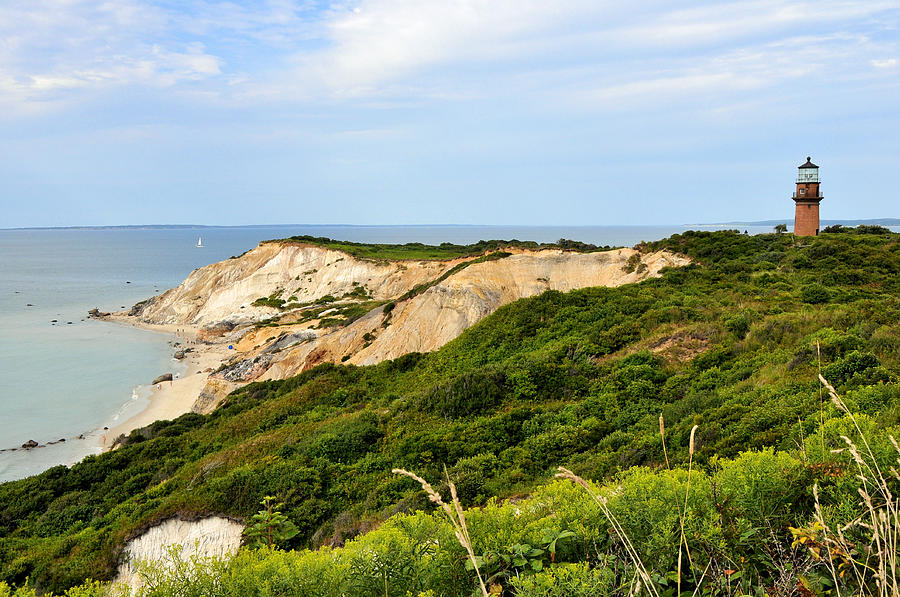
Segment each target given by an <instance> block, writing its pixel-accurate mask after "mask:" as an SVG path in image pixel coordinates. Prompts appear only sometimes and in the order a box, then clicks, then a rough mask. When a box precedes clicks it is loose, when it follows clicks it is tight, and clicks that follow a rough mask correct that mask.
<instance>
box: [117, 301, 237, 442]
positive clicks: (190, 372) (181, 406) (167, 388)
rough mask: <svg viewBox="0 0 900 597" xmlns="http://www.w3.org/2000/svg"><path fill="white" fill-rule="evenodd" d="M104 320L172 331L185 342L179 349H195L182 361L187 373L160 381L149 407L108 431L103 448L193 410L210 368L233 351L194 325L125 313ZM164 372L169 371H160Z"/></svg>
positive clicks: (151, 397)
mask: <svg viewBox="0 0 900 597" xmlns="http://www.w3.org/2000/svg"><path fill="white" fill-rule="evenodd" d="M104 319H105V320H106V321H111V322H114V323H118V324H124V325H130V326H133V327H138V328H141V329H146V330H153V331H157V332H162V333H165V334H170V335H171V336H173V337H174V338H175V341H176V342H179V343H180V344H181V345H180V346H178V349H193V351H191V352H187V353H186V354H185V359H184V361H182V362H183V363H184V364H185V365H186V367H187V369H186V370H185V373H184V375H182V376H180V377H178V378H177V379H174V380H173V381H165V382H162V383H160V384H157V385H156V387H154V388H152V390H151V394H150V403H149V404H148V405H147V408H145V409H144V410H142V411H141V412H139V413H137V414H136V415H134V416H132V417H129V418H128V419H125V420H124V421H122V422H121V423H119V424H118V425H115V426H113V427H110V428H109V429H108V430H106V431H104V434H103V436H102V437H101V447H102V448H103V449H104V450H108V449H110V448H111V447H112V445H113V443H114V442H115V439H116V438H117V437H119V436H120V435H128V434H129V433H131V432H132V431H134V430H135V429H138V428H140V427H146V426H147V425H149V424H151V423H153V422H154V421H161V420H170V419H174V418H176V417H179V416H181V415H183V414H185V413H188V412H190V411H191V407H192V406H193V405H194V402H196V400H197V398H198V397H199V395H200V392H201V391H202V390H203V387H204V386H205V385H206V380H207V378H208V377H209V375H210V370H212V371H215V370H216V369H217V368H218V367H219V365H221V364H222V363H223V362H224V361H225V360H226V359H227V358H228V353H229V352H230V351H229V350H228V348H227V346H226V345H223V344H207V343H204V342H198V341H197V328H196V327H193V326H186V325H178V326H176V325H152V324H145V323H141V322H138V321H135V320H134V319H133V318H131V317H126V316H122V315H110V316H107V317H104ZM164 373H168V371H160V374H164ZM150 381H152V380H147V384H149V383H150Z"/></svg>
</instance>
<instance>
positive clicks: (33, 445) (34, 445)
mask: <svg viewBox="0 0 900 597" xmlns="http://www.w3.org/2000/svg"><path fill="white" fill-rule="evenodd" d="M22 447H23V448H26V449H31V448H37V447H38V443H37V442H36V441H34V440H33V439H30V440H28V441H27V442H25V443H24V444H22Z"/></svg>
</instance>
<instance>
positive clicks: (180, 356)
mask: <svg viewBox="0 0 900 597" xmlns="http://www.w3.org/2000/svg"><path fill="white" fill-rule="evenodd" d="M172 356H174V357H175V358H176V359H178V360H179V361H180V360H181V359H183V358H184V351H183V350H176V351H175V354H174V355H172Z"/></svg>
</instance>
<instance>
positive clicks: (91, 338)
mask: <svg viewBox="0 0 900 597" xmlns="http://www.w3.org/2000/svg"><path fill="white" fill-rule="evenodd" d="M685 229H686V228H685V227H679V226H648V227H633V226H632V227H614V226H602V227H601V226H593V227H562V226H556V227H516V226H371V227H369V226H285V227H242V228H203V229H149V230H135V229H111V230H0V255H2V259H0V450H3V451H2V452H0V481H6V480H10V479H16V478H21V477H24V476H28V475H31V474H35V473H37V472H40V471H42V470H45V469H46V468H49V467H50V466H53V465H56V464H66V465H68V464H72V463H74V462H76V461H78V460H79V459H81V458H83V457H84V456H86V455H88V454H91V453H94V452H97V451H99V450H98V447H97V446H98V444H99V437H100V436H101V435H102V433H103V427H104V426H106V425H111V424H112V423H113V422H115V421H116V420H119V419H121V418H123V417H128V416H131V415H132V414H134V413H135V412H137V411H139V410H140V409H141V408H143V407H144V406H145V405H146V396H147V394H148V392H149V389H148V387H147V386H146V384H148V383H149V382H150V381H151V380H152V379H153V378H154V377H156V376H157V375H158V374H160V373H164V372H169V371H175V372H178V371H179V369H178V367H179V365H178V363H177V362H176V361H174V360H173V359H172V352H173V349H172V347H171V346H170V342H171V338H170V337H168V336H165V335H162V334H158V333H154V332H148V331H144V330H137V329H132V328H129V327H127V326H121V325H116V324H111V323H106V322H102V321H94V320H89V319H87V318H86V314H87V311H88V310H89V309H91V308H93V307H99V308H100V310H101V311H115V310H120V309H122V308H124V307H130V306H131V305H133V304H134V303H136V302H138V301H140V300H143V299H145V298H147V297H148V296H152V295H154V294H156V293H158V292H163V291H164V290H166V289H167V288H171V287H173V286H176V285H177V284H179V283H180V282H181V281H182V280H183V279H184V278H185V277H186V276H187V275H188V274H189V273H190V272H191V271H192V270H193V269H195V268H198V267H201V266H203V265H206V264H208V263H212V262H215V261H220V260H222V259H227V258H228V257H230V256H232V255H240V254H241V253H243V252H244V251H246V250H248V249H250V248H253V247H254V246H256V245H257V244H258V243H259V241H261V240H266V239H271V238H283V237H287V236H291V235H295V234H312V235H316V236H328V237H331V238H337V239H344V240H352V241H359V242H380V243H405V242H422V243H427V244H439V243H441V242H445V241H446V242H454V243H471V242H476V241H478V240H482V239H484V240H487V239H512V238H517V239H520V240H535V241H539V242H550V241H555V240H557V239H560V238H569V239H574V240H580V241H584V242H589V243H594V244H599V245H606V244H609V245H623V246H631V245H634V244H636V243H637V242H640V241H641V240H656V239H659V238H663V237H666V236H668V235H670V234H674V233H676V232H681V231H683V230H685ZM769 231H770V228H769V227H765V228H754V229H752V230H749V232H750V233H751V234H753V233H759V232H769ZM200 235H202V236H203V244H204V248H196V247H195V245H196V243H197V238H198V236H200ZM54 320H56V321H55V322H54ZM81 435H83V436H84V439H79V438H78V436H81ZM32 439H33V440H35V441H37V442H38V443H40V444H47V443H49V442H52V441H57V440H59V439H66V441H65V442H63V443H57V444H55V445H50V446H47V447H42V448H37V449H33V450H28V451H26V450H21V449H18V450H14V451H13V450H10V449H11V448H17V447H19V446H21V444H22V443H24V442H26V441H28V440H32Z"/></svg>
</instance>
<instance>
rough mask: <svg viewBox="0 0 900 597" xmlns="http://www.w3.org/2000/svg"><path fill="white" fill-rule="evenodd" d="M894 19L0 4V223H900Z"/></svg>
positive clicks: (648, 9) (737, 11)
mask: <svg viewBox="0 0 900 597" xmlns="http://www.w3.org/2000/svg"><path fill="white" fill-rule="evenodd" d="M898 27H900V2H898V1H896V0H894V1H885V2H881V1H878V0H872V1H859V0H856V1H848V2H841V1H830V0H821V1H817V2H788V1H778V0H749V1H736V2H688V1H684V2H660V1H654V0H646V1H643V2H621V1H616V2H613V1H606V0H555V1H551V0H544V1H535V0H416V1H413V0H360V1H348V2H336V3H323V2H315V1H291V0H272V1H258V2H238V1H233V2H217V1H213V0H207V1H191V0H185V1H178V0H165V1H155V2H154V1H149V0H109V1H107V2H99V1H81V0H5V1H4V2H2V3H0V197H2V203H3V209H2V212H0V213H2V215H0V228H2V227H15V226H45V225H47V226H57V225H63V226H64V225H88V224H98V225H110V224H140V223H196V224H224V225H237V224H277V223H312V224H317V223H347V224H428V223H435V224H439V223H458V224H538V225H540V224H596V225H605V224H668V223H671V224H681V223H696V222H715V221H730V220H756V219H778V218H788V217H790V216H791V215H792V213H793V203H792V202H791V200H790V196H791V193H792V191H793V181H794V177H795V175H796V167H797V166H798V165H799V164H800V163H802V162H803V161H805V158H806V156H807V155H811V156H813V161H815V162H816V163H818V164H819V165H820V166H821V171H820V173H821V177H822V180H823V193H824V195H825V201H824V202H823V204H822V216H823V218H869V217H900V209H898V207H897V205H898V195H900V193H898V192H897V190H896V188H897V186H898V183H897V182H893V181H892V180H891V177H892V176H894V175H895V174H896V173H897V172H898V169H900V168H898V167H900V141H898V140H900V29H898Z"/></svg>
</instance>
